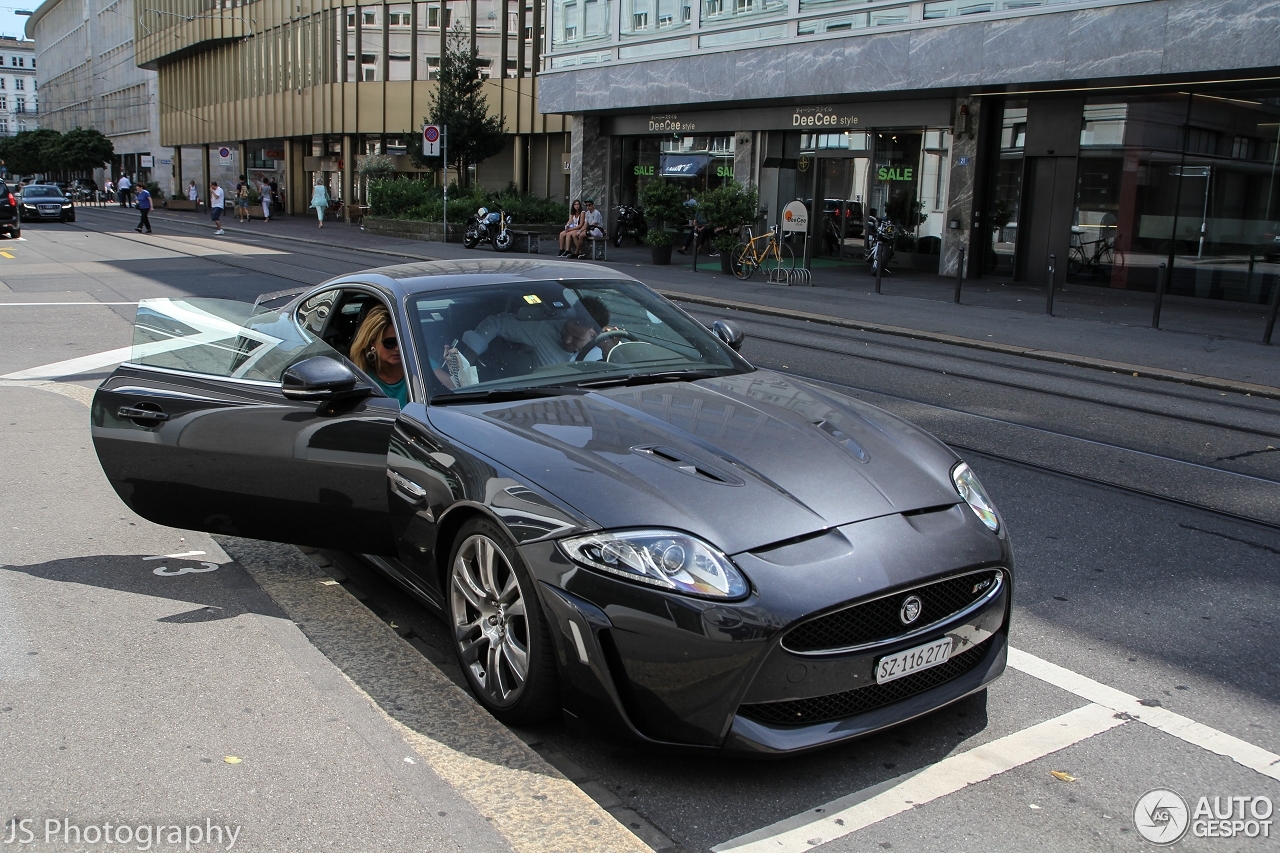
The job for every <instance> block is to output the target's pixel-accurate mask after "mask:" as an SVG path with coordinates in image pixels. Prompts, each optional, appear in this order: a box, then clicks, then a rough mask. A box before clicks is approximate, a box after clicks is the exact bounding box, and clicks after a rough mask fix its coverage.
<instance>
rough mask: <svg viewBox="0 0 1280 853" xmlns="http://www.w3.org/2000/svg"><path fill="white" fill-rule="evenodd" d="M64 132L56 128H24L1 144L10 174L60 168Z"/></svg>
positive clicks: (41, 171) (48, 170)
mask: <svg viewBox="0 0 1280 853" xmlns="http://www.w3.org/2000/svg"><path fill="white" fill-rule="evenodd" d="M61 137H62V134H60V133H58V131H56V130H48V129H45V128H41V129H40V130H24V131H21V132H19V133H17V134H15V135H13V136H11V137H9V138H8V139H5V140H3V144H0V159H3V160H4V163H5V166H6V168H8V170H9V173H10V174H14V175H34V174H37V173H40V174H43V173H46V172H52V171H53V170H55V169H58V168H60V166H61V164H60V163H59V161H58V156H57V153H58V148H59V147H60V142H61Z"/></svg>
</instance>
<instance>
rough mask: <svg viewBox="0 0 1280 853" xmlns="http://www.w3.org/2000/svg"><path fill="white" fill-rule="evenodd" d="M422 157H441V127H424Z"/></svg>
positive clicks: (430, 125) (431, 125) (429, 125)
mask: <svg viewBox="0 0 1280 853" xmlns="http://www.w3.org/2000/svg"><path fill="white" fill-rule="evenodd" d="M422 156H423V157H439V156H440V127H439V125H434V124H427V125H423V127H422Z"/></svg>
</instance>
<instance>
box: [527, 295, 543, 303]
mask: <svg viewBox="0 0 1280 853" xmlns="http://www.w3.org/2000/svg"><path fill="white" fill-rule="evenodd" d="M524 301H525V302H528V303H529V304H530V305H537V304H538V303H539V302H541V301H542V300H541V299H539V298H538V297H536V296H534V295H533V294H532V293H530V294H529V295H528V296H526V297H525V298H524Z"/></svg>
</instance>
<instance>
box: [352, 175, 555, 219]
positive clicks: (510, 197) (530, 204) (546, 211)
mask: <svg viewBox="0 0 1280 853" xmlns="http://www.w3.org/2000/svg"><path fill="white" fill-rule="evenodd" d="M369 206H370V208H371V212H372V214H373V215H374V216H385V217H387V218H389V219H415V220H419V221H422V222H439V221H440V218H441V216H442V215H443V212H444V211H443V207H444V194H443V192H442V191H441V189H440V187H437V186H432V185H431V184H429V183H427V182H426V181H420V180H413V179H410V178H392V179H384V180H377V181H371V182H370V183H369ZM481 207H487V208H489V209H490V210H496V209H498V208H502V209H503V210H506V211H507V212H509V213H510V214H511V219H512V221H513V222H519V223H523V224H529V225H561V224H563V223H564V222H565V221H566V220H568V218H569V208H568V206H567V205H564V204H561V203H559V202H557V201H554V200H552V199H547V198H540V197H538V196H534V195H529V194H527V193H525V194H521V193H517V192H516V191H515V189H514V187H511V186H508V187H507V188H506V189H505V190H502V191H500V192H496V193H495V192H489V191H487V190H484V189H482V188H480V187H470V188H468V189H466V190H459V189H458V188H457V187H456V186H452V187H450V188H449V221H450V222H452V223H455V224H459V225H460V224H462V223H464V222H466V221H467V219H468V218H469V217H470V216H471V215H472V214H473V213H475V212H476V209H477V208H481Z"/></svg>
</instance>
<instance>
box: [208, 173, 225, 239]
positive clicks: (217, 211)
mask: <svg viewBox="0 0 1280 853" xmlns="http://www.w3.org/2000/svg"><path fill="white" fill-rule="evenodd" d="M226 203H227V193H226V191H225V190H223V189H222V188H221V187H219V186H218V182H217V181H214V182H213V183H211V184H209V218H210V219H212V220H213V227H214V228H215V229H216V230H215V231H214V232H213V233H214V234H217V235H222V234H225V233H226V232H225V231H223V230H222V209H223V208H224V207H225V206H226Z"/></svg>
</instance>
